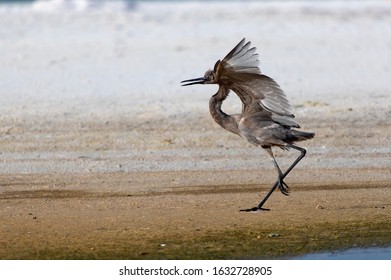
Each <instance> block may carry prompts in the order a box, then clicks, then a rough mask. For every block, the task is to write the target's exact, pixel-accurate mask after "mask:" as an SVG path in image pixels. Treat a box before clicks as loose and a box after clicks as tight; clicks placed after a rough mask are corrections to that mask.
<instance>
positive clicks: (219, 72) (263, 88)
mask: <svg viewBox="0 0 391 280" xmlns="http://www.w3.org/2000/svg"><path fill="white" fill-rule="evenodd" d="M250 46H251V42H250V41H249V42H247V43H246V41H245V39H244V38H243V39H242V40H241V41H240V42H239V44H237V45H236V46H235V48H233V50H232V51H230V52H229V53H228V54H227V55H226V56H225V57H224V59H223V60H222V61H217V63H216V65H215V69H214V71H215V74H216V78H217V80H218V81H220V82H221V83H223V84H226V85H227V86H228V87H229V88H230V89H232V90H233V91H234V92H235V93H236V94H238V95H239V96H240V95H241V94H244V95H245V94H248V95H250V96H251V100H256V101H257V102H259V103H260V105H261V106H262V107H263V108H264V109H265V110H267V111H270V112H272V113H275V114H278V115H281V116H285V117H291V118H293V117H294V115H293V114H292V112H291V110H292V109H291V106H290V104H289V101H288V99H287V98H286V95H285V93H284V92H283V90H282V89H281V88H280V86H279V85H278V84H277V83H276V82H275V81H274V80H273V79H272V78H270V77H268V76H266V75H263V74H262V73H261V70H260V69H259V67H258V66H259V60H258V57H259V55H258V54H257V53H256V50H257V49H256V48H255V47H252V48H250ZM246 99H248V98H244V99H242V100H246Z"/></svg>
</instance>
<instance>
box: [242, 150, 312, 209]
mask: <svg viewBox="0 0 391 280" xmlns="http://www.w3.org/2000/svg"><path fill="white" fill-rule="evenodd" d="M287 147H288V148H292V149H295V150H298V151H300V155H299V156H298V157H297V159H296V160H295V161H294V162H293V163H292V165H291V166H290V167H289V168H288V169H287V170H286V171H285V173H283V174H282V175H281V176H280V179H281V180H283V179H284V178H285V177H286V176H287V175H288V174H289V172H291V171H292V169H293V168H294V167H295V166H296V164H298V163H299V161H300V160H301V159H302V158H303V157H304V156H305V154H306V152H307V151H306V150H305V149H304V148H301V147H298V146H295V145H292V144H288V145H287ZM279 184H280V180H277V181H276V182H275V183H274V186H273V187H272V188H271V189H270V191H269V192H268V193H267V194H266V196H265V197H264V198H263V199H262V201H261V202H260V203H259V204H258V205H257V206H256V207H253V208H250V209H243V210H240V211H246V212H250V211H260V210H267V211H269V210H270V209H267V208H262V206H263V204H265V202H266V200H268V198H269V197H270V195H271V194H272V193H273V192H274V190H275V189H276V188H277V186H278V185H279Z"/></svg>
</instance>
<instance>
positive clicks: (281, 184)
mask: <svg viewBox="0 0 391 280" xmlns="http://www.w3.org/2000/svg"><path fill="white" fill-rule="evenodd" d="M266 152H267V155H268V156H269V157H270V159H271V160H272V162H273V164H274V167H275V169H276V170H277V173H278V178H277V183H278V188H279V189H280V191H281V193H282V194H284V195H289V192H290V190H289V186H288V185H287V184H286V183H285V182H284V181H283V179H284V177H285V176H286V175H285V176H283V175H284V174H282V172H281V169H280V167H279V166H278V164H277V161H276V159H275V157H274V155H273V151H272V149H271V148H270V147H269V148H267V149H266Z"/></svg>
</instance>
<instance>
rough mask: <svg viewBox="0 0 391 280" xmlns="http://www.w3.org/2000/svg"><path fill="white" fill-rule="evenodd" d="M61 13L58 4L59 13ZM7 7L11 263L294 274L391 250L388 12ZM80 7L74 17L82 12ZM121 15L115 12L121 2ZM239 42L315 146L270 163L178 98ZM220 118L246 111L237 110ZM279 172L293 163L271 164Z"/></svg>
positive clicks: (6, 189)
mask: <svg viewBox="0 0 391 280" xmlns="http://www.w3.org/2000/svg"><path fill="white" fill-rule="evenodd" d="M59 3H60V4H59ZM61 3H62V2H61V1H57V4H56V5H54V4H52V5H49V4H48V3H44V2H41V1H38V2H37V3H34V4H29V5H22V6H18V5H13V6H12V5H11V6H10V5H4V4H3V5H1V6H0V14H1V16H0V23H1V25H0V26H1V27H0V34H1V36H0V65H1V69H0V74H1V77H2V78H1V80H0V96H1V98H2V102H1V104H0V112H1V114H0V124H1V126H0V151H1V152H0V159H1V161H0V221H1V223H0V236H1V238H0V248H1V249H0V258H1V259H64V258H65V259H86V258H87V259H89V258H91V259H121V258H122V259H167V258H168V259H181V258H184V259H194V258H195V259H213V258H220V259H228V258H289V257H291V256H295V255H299V254H303V253H307V252H314V251H322V250H334V249H341V248H349V247H354V246H387V245H390V244H391V222H390V221H391V219H390V217H391V211H390V209H391V199H390V198H391V188H390V184H391V172H390V171H391V157H390V154H391V148H390V144H389V143H390V140H391V131H390V124H389V116H390V113H391V107H390V106H391V105H390V104H391V87H390V84H389V75H390V68H389V61H390V59H391V57H390V55H391V37H389V36H386V34H390V32H391V30H390V29H391V22H390V21H391V17H390V16H391V5H389V3H388V2H373V3H367V2H360V4H357V3H353V4H346V3H343V2H342V3H341V2H333V3H328V4H327V3H323V4H312V3H311V2H304V3H300V2H297V3H296V2H295V3H291V2H289V3H280V2H272V3H245V4H241V3H235V2H234V3H230V4H219V3H211V4H206V3H195V2H194V3H182V4H181V3H171V4H168V3H162V4H159V3H147V4H132V5H125V4H124V3H123V2H116V3H114V4H108V3H106V4H94V3H95V2H94V1H86V2H85V3H87V4H86V5H85V6H83V5H79V6H78V5H70V4H69V3H68V4H64V3H65V2H63V3H62V5H61ZM70 3H73V2H70ZM109 3H110V2H109ZM242 37H246V38H248V39H250V40H251V41H252V42H253V44H254V45H255V46H257V47H258V50H259V53H260V55H261V69H262V70H263V72H264V73H266V74H268V75H270V76H272V77H273V78H275V79H276V80H277V81H278V82H279V83H280V85H281V86H282V88H283V89H284V90H285V91H286V93H287V95H288V97H289V100H290V101H291V104H292V105H293V107H294V113H295V115H296V117H297V121H298V122H299V123H300V125H301V126H302V129H303V130H306V131H313V132H315V133H316V138H315V139H313V140H311V141H308V142H305V143H302V145H303V146H304V147H305V148H306V149H307V155H306V157H305V158H304V159H303V160H302V162H300V163H299V165H298V166H297V167H296V168H295V169H294V171H293V172H292V173H291V174H290V175H289V176H288V177H287V178H286V182H287V183H288V184H289V186H290V187H291V191H292V192H291V195H290V196H288V197H287V196H284V195H282V194H281V193H279V192H276V193H274V194H273V195H272V196H271V198H270V200H269V201H268V202H267V204H266V205H265V206H266V207H268V208H270V209H271V210H270V211H263V212H256V213H246V212H240V211H239V210H240V209H243V208H248V207H252V206H255V205H256V204H257V203H258V202H259V201H260V200H261V199H262V197H263V196H264V195H265V193H266V192H267V191H268V189H269V188H270V186H271V185H272V184H273V182H274V180H275V176H276V175H275V171H274V170H273V165H272V164H271V162H270V161H269V160H268V159H267V156H266V155H265V154H264V152H263V151H262V150H260V149H258V148H256V147H253V146H251V145H250V144H248V143H246V142H245V141H244V140H243V139H240V138H239V137H237V136H235V135H231V134H229V133H228V132H226V131H224V130H223V129H221V128H220V127H218V125H217V124H215V123H214V122H213V120H212V119H211V117H210V116H209V112H208V99H209V97H210V95H211V94H213V93H214V92H215V91H216V87H215V86H198V87H192V88H190V87H189V88H181V87H180V86H179V81H180V80H183V79H187V78H193V77H198V76H201V75H203V73H204V71H205V70H207V69H208V68H210V67H212V66H213V64H214V62H215V61H216V60H217V59H220V58H222V57H223V56H224V55H225V54H226V53H227V52H228V51H229V50H230V49H231V48H232V47H233V46H234V45H235V44H236V43H237V42H238V41H239V40H240V39H241V38H242ZM224 110H226V111H227V112H229V113H232V112H237V111H238V110H240V104H238V99H237V98H235V96H234V94H232V96H231V97H230V98H229V100H227V102H226V104H225V106H224ZM275 153H276V155H277V160H278V162H279V163H281V166H282V168H287V167H288V166H289V164H290V163H291V162H292V161H293V160H294V159H295V157H296V156H297V153H295V151H290V152H286V151H279V150H276V151H275Z"/></svg>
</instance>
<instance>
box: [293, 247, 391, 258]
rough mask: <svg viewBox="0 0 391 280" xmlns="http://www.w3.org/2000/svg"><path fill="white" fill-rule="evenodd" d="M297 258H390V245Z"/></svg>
mask: <svg viewBox="0 0 391 280" xmlns="http://www.w3.org/2000/svg"><path fill="white" fill-rule="evenodd" d="M294 259H298V260H391V247H385V248H379V247H370V248H352V249H348V250H344V251H335V252H324V253H313V254H307V255H304V256H300V257H297V258H294Z"/></svg>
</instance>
